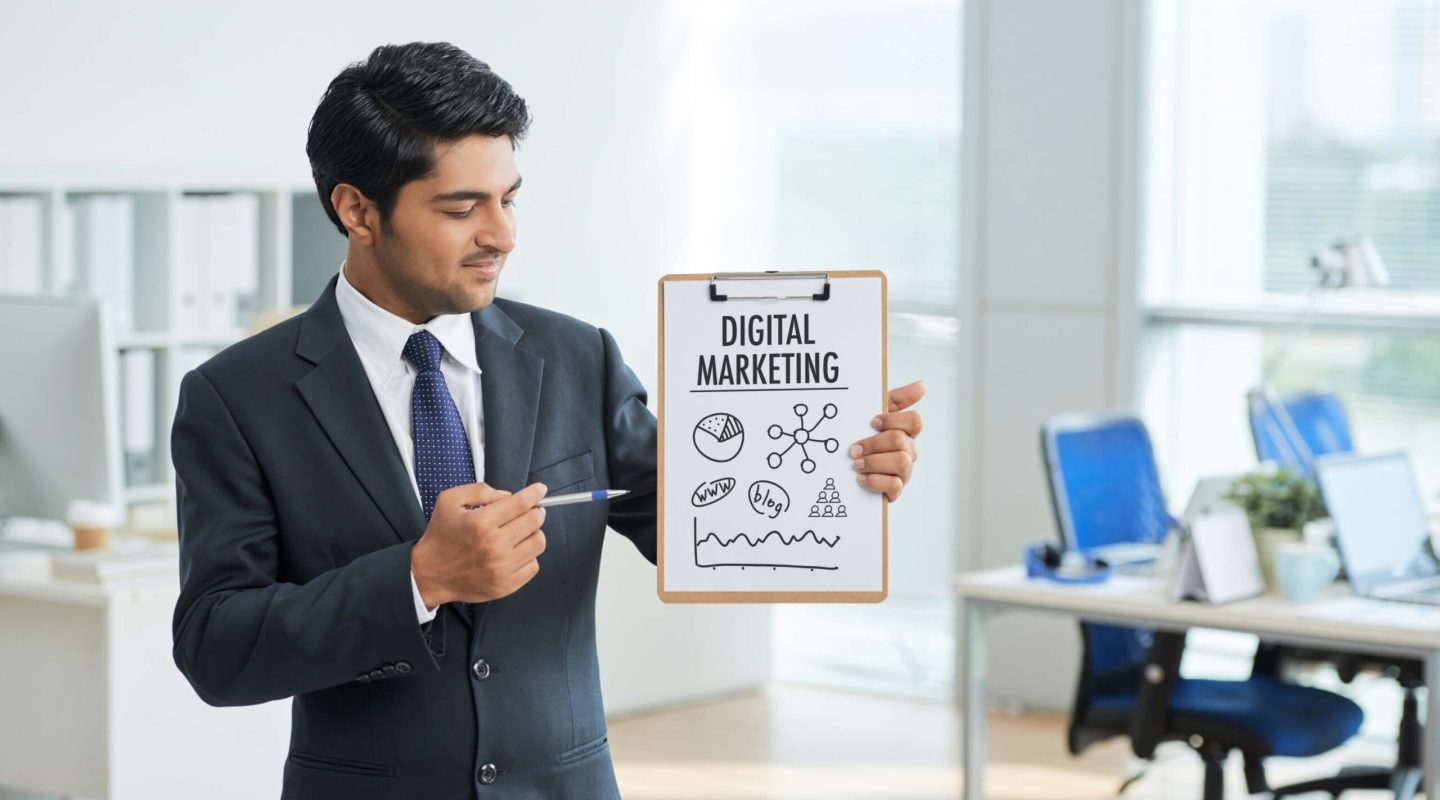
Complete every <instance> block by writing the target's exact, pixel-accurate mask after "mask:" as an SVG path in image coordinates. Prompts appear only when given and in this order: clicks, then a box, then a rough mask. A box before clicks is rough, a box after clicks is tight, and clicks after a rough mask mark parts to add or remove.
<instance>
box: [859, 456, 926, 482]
mask: <svg viewBox="0 0 1440 800" xmlns="http://www.w3.org/2000/svg"><path fill="white" fill-rule="evenodd" d="M914 463H915V459H913V458H911V457H910V454H909V453H907V452H905V451H904V450H899V451H896V452H893V453H876V454H875V455H872V456H866V457H864V458H857V459H855V464H854V466H855V471H856V472H859V473H861V474H862V475H863V474H870V473H873V474H878V475H895V476H897V477H898V478H900V481H901V482H902V483H903V482H905V481H908V480H910V467H911V465H913V464H914Z"/></svg>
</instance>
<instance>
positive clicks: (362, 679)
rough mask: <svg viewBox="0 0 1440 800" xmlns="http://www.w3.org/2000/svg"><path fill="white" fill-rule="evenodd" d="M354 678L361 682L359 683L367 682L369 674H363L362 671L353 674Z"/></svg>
mask: <svg viewBox="0 0 1440 800" xmlns="http://www.w3.org/2000/svg"><path fill="white" fill-rule="evenodd" d="M355 680H357V681H359V682H361V683H369V682H370V676H369V675H367V674H365V673H364V672H362V673H360V674H359V675H356V676H355Z"/></svg>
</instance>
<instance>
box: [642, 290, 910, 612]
mask: <svg viewBox="0 0 1440 800" xmlns="http://www.w3.org/2000/svg"><path fill="white" fill-rule="evenodd" d="M827 272H828V273H829V275H830V277H831V278H832V279H834V278H879V279H880V411H881V413H884V412H886V411H889V410H890V389H889V385H890V282H889V280H888V279H887V278H886V277H885V273H884V272H882V271H880V270H878V269H849V270H827ZM712 278H713V275H712V274H711V273H708V272H707V273H678V274H671V275H662V276H661V277H660V280H658V281H656V294H657V296H658V303H657V305H658V308H659V313H658V314H657V315H656V317H657V319H658V325H659V329H658V334H657V336H656V339H657V341H658V342H659V347H658V348H657V351H658V353H659V359H660V363H659V364H658V365H657V366H658V371H657V373H656V374H657V376H658V377H657V379H656V380H657V386H656V391H657V392H658V393H659V400H658V403H657V407H658V409H659V412H660V413H659V415H658V420H657V423H656V424H657V428H658V431H657V432H658V438H657V440H656V447H657V448H658V452H657V453H656V464H657V467H656V468H657V470H658V472H657V473H656V475H655V547H656V550H655V594H656V595H657V596H659V598H660V601H661V602H663V603H880V602H883V601H884V600H885V598H887V597H889V595H890V499H889V498H887V497H885V496H884V495H881V497H880V591H878V592H693V591H685V592H668V591H666V590H665V514H664V513H663V510H664V508H665V284H666V283H669V282H670V281H708V280H711V279H712Z"/></svg>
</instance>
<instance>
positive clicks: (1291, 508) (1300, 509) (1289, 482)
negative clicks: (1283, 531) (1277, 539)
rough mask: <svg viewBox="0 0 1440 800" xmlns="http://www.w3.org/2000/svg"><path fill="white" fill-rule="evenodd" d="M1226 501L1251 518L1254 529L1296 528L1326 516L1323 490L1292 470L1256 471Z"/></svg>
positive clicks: (1233, 488)
mask: <svg viewBox="0 0 1440 800" xmlns="http://www.w3.org/2000/svg"><path fill="white" fill-rule="evenodd" d="M1225 499H1227V500H1229V501H1230V502H1232V503H1234V504H1236V505H1238V506H1240V507H1241V508H1242V509H1244V510H1245V513H1246V514H1247V515H1249V517H1250V527H1251V528H1252V529H1254V530H1256V531H1258V530H1260V529H1261V528H1292V529H1294V530H1299V529H1300V528H1301V526H1303V525H1304V524H1305V523H1307V522H1309V521H1311V520H1315V519H1320V518H1322V517H1324V516H1326V512H1325V504H1324V502H1322V501H1321V499H1320V490H1319V489H1317V488H1316V486H1315V484H1314V483H1313V482H1312V481H1311V480H1310V479H1309V478H1306V477H1305V476H1304V475H1301V474H1299V473H1297V472H1294V471H1292V470H1288V469H1279V470H1276V471H1274V472H1252V473H1250V474H1249V475H1246V476H1244V477H1243V478H1240V479H1238V480H1236V481H1235V482H1234V483H1233V484H1231V485H1230V491H1229V492H1228V493H1226V495H1225Z"/></svg>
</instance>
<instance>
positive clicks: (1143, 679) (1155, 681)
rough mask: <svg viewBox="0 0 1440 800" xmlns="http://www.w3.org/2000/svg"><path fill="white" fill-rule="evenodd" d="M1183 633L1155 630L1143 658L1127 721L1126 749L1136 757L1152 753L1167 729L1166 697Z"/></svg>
mask: <svg viewBox="0 0 1440 800" xmlns="http://www.w3.org/2000/svg"><path fill="white" fill-rule="evenodd" d="M1184 652H1185V634H1184V633H1173V632H1169V631H1156V632H1155V634H1154V638H1152V639H1151V641H1150V652H1149V653H1148V654H1147V655H1146V656H1145V668H1144V669H1143V670H1141V672H1140V680H1139V685H1138V686H1137V687H1136V691H1135V715H1134V716H1133V717H1131V719H1130V747H1131V749H1133V750H1134V751H1135V755H1137V756H1139V757H1140V758H1150V757H1151V756H1153V755H1154V754H1155V746H1156V745H1158V744H1159V743H1160V740H1161V739H1162V738H1163V737H1164V736H1165V734H1166V733H1167V732H1168V730H1169V727H1170V724H1169V723H1170V695H1171V694H1172V693H1173V692H1174V691H1175V681H1176V680H1178V679H1179V677H1180V656H1181V655H1182V654H1184Z"/></svg>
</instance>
